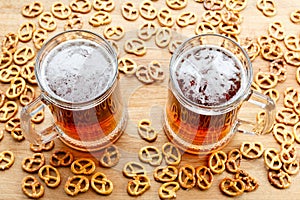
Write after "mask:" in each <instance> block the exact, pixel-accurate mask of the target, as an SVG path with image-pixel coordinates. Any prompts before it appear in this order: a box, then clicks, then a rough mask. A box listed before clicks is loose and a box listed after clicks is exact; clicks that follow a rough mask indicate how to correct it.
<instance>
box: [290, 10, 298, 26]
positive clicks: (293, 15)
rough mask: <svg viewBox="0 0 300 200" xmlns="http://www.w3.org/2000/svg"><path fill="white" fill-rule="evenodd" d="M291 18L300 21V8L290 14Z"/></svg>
mask: <svg viewBox="0 0 300 200" xmlns="http://www.w3.org/2000/svg"><path fill="white" fill-rule="evenodd" d="M290 20H291V21H292V22H294V23H299V22H300V9H298V10H295V11H293V12H292V13H291V15H290Z"/></svg>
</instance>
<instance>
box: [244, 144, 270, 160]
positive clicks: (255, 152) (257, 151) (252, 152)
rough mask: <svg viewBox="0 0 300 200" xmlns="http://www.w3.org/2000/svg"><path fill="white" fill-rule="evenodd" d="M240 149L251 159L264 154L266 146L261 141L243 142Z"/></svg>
mask: <svg viewBox="0 0 300 200" xmlns="http://www.w3.org/2000/svg"><path fill="white" fill-rule="evenodd" d="M240 151H241V152H242V154H243V156H244V157H246V158H249V159H255V158H259V157H260V156H262V154H263V152H264V146H263V144H262V143H261V142H243V143H242V145H241V147H240Z"/></svg>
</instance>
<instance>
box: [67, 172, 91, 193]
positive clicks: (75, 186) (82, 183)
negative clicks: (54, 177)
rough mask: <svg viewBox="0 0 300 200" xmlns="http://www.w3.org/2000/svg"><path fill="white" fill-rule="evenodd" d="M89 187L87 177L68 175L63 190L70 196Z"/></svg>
mask: <svg viewBox="0 0 300 200" xmlns="http://www.w3.org/2000/svg"><path fill="white" fill-rule="evenodd" d="M89 187H90V183H89V179H88V178H87V177H85V176H82V175H75V176H72V177H69V178H68V180H67V181H66V184H65V186H64V190H65V192H66V193H67V194H68V195H70V196H76V195H78V194H79V193H84V192H87V191H88V189H89Z"/></svg>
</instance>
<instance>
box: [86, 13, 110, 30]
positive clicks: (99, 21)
mask: <svg viewBox="0 0 300 200" xmlns="http://www.w3.org/2000/svg"><path fill="white" fill-rule="evenodd" d="M111 20H112V17H111V15H110V14H109V13H108V12H105V11H98V12H96V13H94V14H93V15H92V16H91V17H90V19H89V23H90V24H91V25H92V26H94V27H98V26H101V25H107V24H109V23H110V22H111Z"/></svg>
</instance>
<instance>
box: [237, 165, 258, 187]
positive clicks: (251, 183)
mask: <svg viewBox="0 0 300 200" xmlns="http://www.w3.org/2000/svg"><path fill="white" fill-rule="evenodd" d="M235 179H240V180H241V181H243V182H244V184H245V190H244V191H245V192H252V191H254V190H256V189H257V188H258V186H259V184H258V181H257V180H256V179H255V178H253V177H252V176H250V175H249V174H248V173H247V172H246V171H245V170H241V169H240V170H238V171H237V172H236V174H235Z"/></svg>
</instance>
